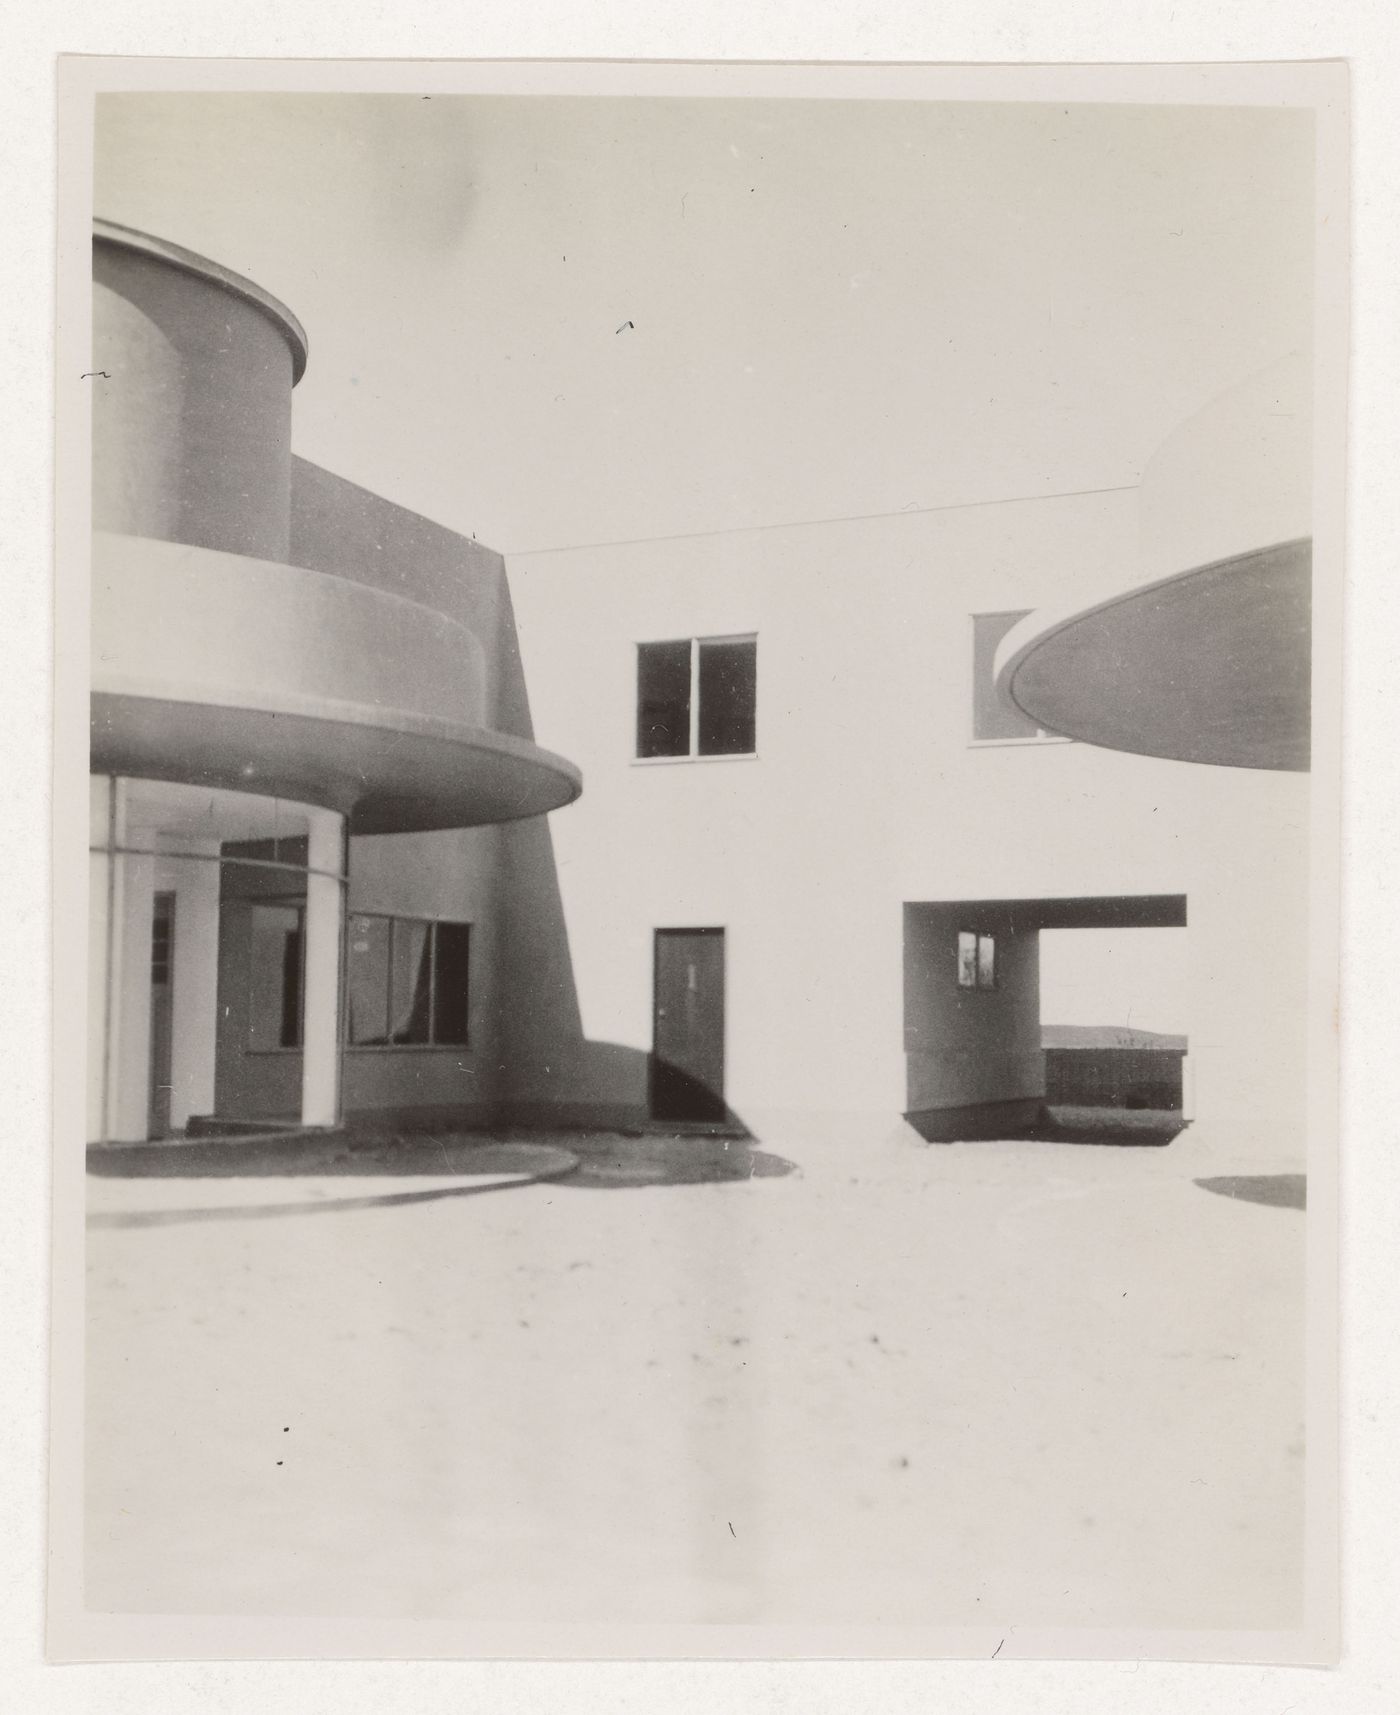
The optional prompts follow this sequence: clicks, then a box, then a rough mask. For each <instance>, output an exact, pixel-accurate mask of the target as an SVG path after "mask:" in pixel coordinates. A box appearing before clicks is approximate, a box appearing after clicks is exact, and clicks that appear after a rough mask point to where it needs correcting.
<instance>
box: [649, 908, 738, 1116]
mask: <svg viewBox="0 0 1400 1715" xmlns="http://www.w3.org/2000/svg"><path fill="white" fill-rule="evenodd" d="M652 1044H653V1046H652V1056H651V1092H650V1095H651V1114H652V1118H653V1119H664V1120H709V1121H716V1120H723V1119H724V1118H725V1114H726V1111H727V1110H726V1108H725V1102H724V930H723V929H658V930H657V931H656V940H655V954H654V980H653V1019H652Z"/></svg>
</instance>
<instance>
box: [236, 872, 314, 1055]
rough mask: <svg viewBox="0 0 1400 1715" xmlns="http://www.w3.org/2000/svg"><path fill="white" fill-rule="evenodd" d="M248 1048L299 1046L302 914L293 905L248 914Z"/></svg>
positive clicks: (258, 908) (267, 907)
mask: <svg viewBox="0 0 1400 1715" xmlns="http://www.w3.org/2000/svg"><path fill="white" fill-rule="evenodd" d="M250 916H251V923H250V936H249V972H248V1046H249V1047H250V1048H253V1049H264V1050H265V1049H271V1048H299V1047H300V1046H301V912H300V910H299V909H298V907H296V906H295V905H254V906H252V907H251V910H250Z"/></svg>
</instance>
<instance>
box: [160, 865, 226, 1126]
mask: <svg viewBox="0 0 1400 1715" xmlns="http://www.w3.org/2000/svg"><path fill="white" fill-rule="evenodd" d="M167 843H169V842H168V841H167ZM184 849H185V850H186V851H188V852H199V853H202V854H204V856H205V857H214V858H217V856H218V851H219V848H218V844H217V842H215V841H198V840H190V841H188V842H186V844H185V848H184ZM153 887H154V891H155V892H157V893H173V894H174V895H175V931H174V946H175V958H174V968H173V973H172V974H173V978H174V989H175V1005H174V1010H173V1013H172V1017H171V1043H170V1124H171V1128H172V1130H176V1131H178V1130H180V1129H181V1128H182V1127H183V1126H184V1125H185V1123H186V1122H187V1121H188V1120H189V1119H190V1117H191V1116H192V1115H195V1114H208V1113H212V1112H213V1110H214V1041H215V1018H216V1008H217V999H218V974H219V866H218V864H217V863H213V862H205V861H202V860H200V859H193V860H192V859H189V858H186V859H184V860H182V859H180V858H178V857H175V856H173V855H172V856H168V857H161V858H157V859H156V860H155V874H154V877H153Z"/></svg>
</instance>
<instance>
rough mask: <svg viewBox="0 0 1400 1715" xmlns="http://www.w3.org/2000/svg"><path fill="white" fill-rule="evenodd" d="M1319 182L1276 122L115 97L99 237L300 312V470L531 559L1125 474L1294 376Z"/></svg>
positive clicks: (1178, 114) (1290, 119)
mask: <svg viewBox="0 0 1400 1715" xmlns="http://www.w3.org/2000/svg"><path fill="white" fill-rule="evenodd" d="M1310 162H1311V131H1310V121H1309V119H1308V118H1307V117H1306V116H1303V115H1300V114H1297V113H1285V112H1282V111H1270V110H1258V109H1254V110H1249V109H1226V108H1168V107H1157V108H1151V107H1142V106H1138V107H1118V108H1114V107H1103V106H1093V107H1072V108H1063V107H1048V106H1015V105H984V104H950V103H942V104H933V103H927V104H925V103H911V102H887V103H866V102H860V103H855V102H817V101H810V100H808V101H787V102H779V101H773V100H764V101H752V102H743V101H736V100H731V99H725V100H713V101H699V100H684V101H681V100H670V101H661V100H646V99H632V100H617V99H598V98H569V99H563V98H551V99H538V98H536V99H531V98H522V97H499V96H492V97H480V96H466V97H442V96H434V97H433V98H432V99H431V100H424V99H422V98H419V97H412V96H378V95H357V96H323V95H313V96H276V95H243V94H219V95H207V94H201V95H190V96H170V95H121V96H105V97H102V98H100V99H99V101H98V142H97V162H96V186H97V188H96V212H97V213H99V214H101V215H103V216H105V217H107V218H109V219H114V220H118V221H122V222H125V223H127V224H130V225H134V226H137V227H141V228H144V229H145V230H147V231H150V232H154V233H156V234H158V235H160V236H162V237H165V238H169V239H172V240H174V241H176V242H177V243H181V244H185V245H187V246H189V247H190V248H192V249H195V250H198V251H201V252H203V253H204V254H206V255H208V256H211V257H213V258H214V259H215V260H217V261H219V262H222V263H224V264H226V265H227V266H229V267H232V268H235V269H237V270H239V271H240V272H243V273H246V274H248V275H250V276H252V277H253V278H254V279H255V280H257V281H258V282H259V283H260V284H262V285H263V286H265V287H266V288H267V289H268V290H269V291H271V292H273V293H275V294H276V295H277V296H279V297H281V298H283V299H284V300H285V301H286V303H287V304H288V305H289V306H290V308H291V309H292V310H293V311H294V312H295V313H296V314H297V316H298V317H299V318H300V319H301V320H302V322H303V323H304V324H305V326H306V328H307V331H308V333H309V336H310V344H311V360H310V367H309V369H308V372H307V375H306V378H305V380H304V381H303V382H302V384H301V385H300V387H299V388H298V389H297V394H296V405H295V416H294V425H293V438H294V447H295V450H296V451H298V452H299V453H301V454H302V455H303V456H305V457H308V458H311V459H314V460H315V461H317V462H318V463H322V464H325V465H327V466H329V467H330V468H331V469H333V470H335V471H337V472H339V473H340V474H342V475H344V476H347V477H349V478H351V479H352V480H355V481H358V482H360V483H363V484H364V485H365V486H367V487H369V488H372V489H375V490H377V491H378V492H380V493H382V494H384V495H386V496H388V497H389V498H391V499H393V500H396V501H398V502H400V503H401V504H403V505H406V506H409V507H411V508H413V509H415V510H417V511H420V512H422V513H424V514H426V515H427V516H429V517H432V518H435V519H437V520H439V521H441V522H442V523H444V524H447V525H449V526H450V527H452V528H454V529H457V530H459V531H463V532H466V533H468V534H470V533H473V532H475V534H476V535H477V536H478V537H479V538H480V540H482V541H483V542H486V543H489V544H490V545H492V546H493V547H496V548H499V549H502V550H503V551H506V552H511V551H517V550H525V549H531V548H540V547H551V546H565V545H572V544H575V543H584V542H600V541H611V540H615V539H626V538H636V537H648V536H656V535H669V534H682V533H689V532H697V531H712V530H721V529H728V528H735V527H742V526H749V525H757V524H777V523H784V522H791V521H799V520H811V519H821V518H833V517H842V516H849V515H858V514H866V513H880V512H894V511H901V510H913V509H916V508H921V507H931V506H938V505H946V504H949V503H956V502H959V501H967V500H974V499H980V500H985V499H995V498H1002V497H1009V496H1012V495H1024V494H1050V493H1060V492H1068V491H1075V490H1081V489H1092V488H1103V487H1116V486H1120V485H1124V484H1131V483H1133V482H1134V481H1136V479H1137V477H1138V475H1139V473H1140V471H1141V469H1142V466H1143V464H1144V462H1145V461H1146V459H1147V458H1148V457H1149V456H1150V454H1151V453H1152V451H1153V450H1154V448H1155V447H1156V446H1157V445H1158V443H1159V442H1160V441H1161V440H1162V439H1163V437H1164V436H1165V435H1166V434H1167V433H1168V432H1169V431H1170V430H1171V429H1172V428H1173V427H1174V426H1175V425H1176V423H1178V422H1179V421H1180V420H1181V419H1182V418H1183V417H1185V416H1187V415H1188V414H1190V413H1191V412H1193V411H1194V410H1196V409H1197V408H1198V407H1199V406H1200V405H1202V404H1203V403H1204V402H1205V401H1206V400H1207V399H1209V398H1210V397H1212V396H1213V395H1214V394H1215V393H1217V392H1219V391H1220V390H1222V389H1223V388H1225V387H1227V386H1230V385H1232V384H1233V383H1234V382H1236V381H1238V380H1240V379H1241V378H1243V377H1244V376H1245V375H1248V374H1249V373H1251V372H1252V371H1254V370H1256V369H1258V368H1260V367H1261V366H1262V365H1263V364H1265V363H1267V362H1270V361H1272V360H1273V359H1275V358H1277V357H1279V356H1282V355H1284V354H1285V353H1287V352H1289V351H1297V350H1305V349H1306V346H1307V341H1308V326H1309V319H1310V305H1309V298H1310V292H1309V275H1310V268H1311V228H1310V204H1311V195H1312V185H1311V166H1310ZM629 322H630V323H631V324H632V325H631V326H630V327H629V326H627V325H626V324H627V323H629ZM619 330H621V331H619Z"/></svg>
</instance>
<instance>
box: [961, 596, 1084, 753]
mask: <svg viewBox="0 0 1400 1715" xmlns="http://www.w3.org/2000/svg"><path fill="white" fill-rule="evenodd" d="M1034 612H1035V609H1034V608H1033V607H991V608H982V609H979V610H978V611H977V612H976V613H970V614H969V615H968V618H967V629H968V648H967V654H966V656H965V659H966V661H967V664H968V668H967V693H968V694H967V701H966V703H965V705H964V706H965V707H966V709H967V717H968V728H967V747H968V749H969V750H997V749H1003V748H1005V747H1007V746H1009V745H1018V744H1073V743H1074V742H1075V741H1074V739H1072V738H1070V737H1069V735H1068V734H1067V733H1062V732H1051V731H1049V729H1048V728H1046V727H1038V728H1037V729H1036V731H1035V732H1033V733H1018V734H1016V735H1015V736H1014V737H1009V738H980V737H979V736H978V733H977V689H978V680H977V621H978V620H979V619H1006V618H1008V617H1009V616H1010V615H1012V614H1014V615H1015V616H1016V617H1015V618H1014V619H1013V620H1012V622H1011V625H1019V624H1020V622H1021V621H1022V620H1023V619H1024V618H1025V617H1026V615H1027V614H1031V613H1034ZM1011 625H1008V626H1007V628H1006V631H1010V630H1011ZM1005 635H1006V632H1003V633H1002V636H1003V637H1004V636H1005ZM1000 642H1001V639H1000V638H998V639H997V643H998V646H1000ZM993 654H995V650H994V651H993ZM1024 718H1025V719H1027V720H1029V719H1030V717H1029V715H1027V716H1025V717H1024Z"/></svg>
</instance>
